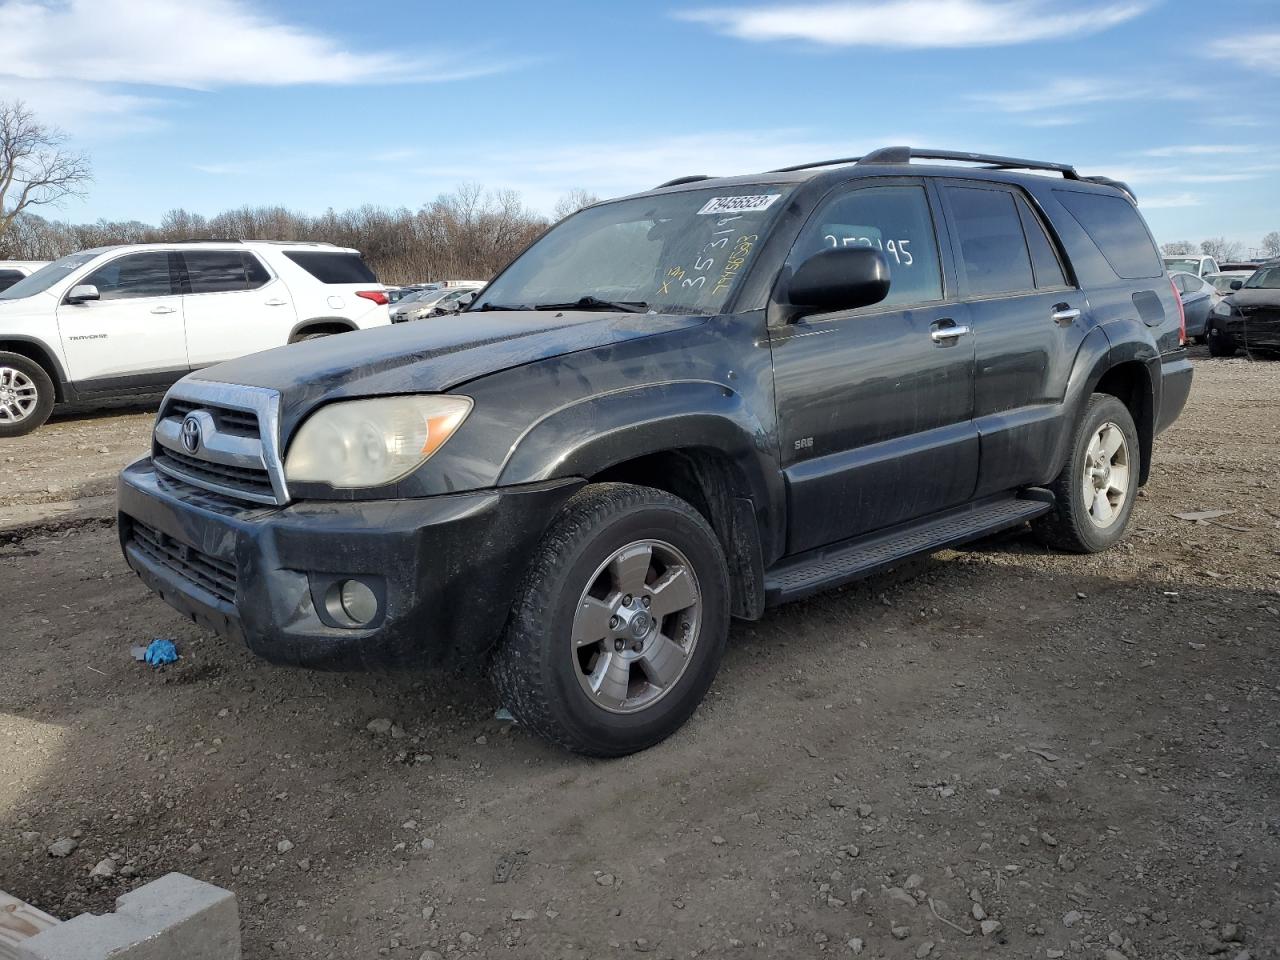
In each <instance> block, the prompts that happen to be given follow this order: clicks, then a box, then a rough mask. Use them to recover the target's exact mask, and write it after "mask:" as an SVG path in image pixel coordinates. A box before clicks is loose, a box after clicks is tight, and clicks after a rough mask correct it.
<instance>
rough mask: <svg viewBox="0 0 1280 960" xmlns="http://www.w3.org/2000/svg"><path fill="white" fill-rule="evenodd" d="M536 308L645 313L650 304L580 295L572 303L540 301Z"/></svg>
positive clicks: (641, 301)
mask: <svg viewBox="0 0 1280 960" xmlns="http://www.w3.org/2000/svg"><path fill="white" fill-rule="evenodd" d="M533 309H535V310H621V311H623V312H625V313H644V312H645V311H646V310H648V309H649V304H647V303H645V302H644V301H643V300H601V299H600V298H599V297H591V296H587V297H580V298H579V299H577V300H574V301H573V302H572V303H539V304H537V305H535V306H534V308H533Z"/></svg>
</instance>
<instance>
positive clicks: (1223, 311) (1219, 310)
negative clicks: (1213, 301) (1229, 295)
mask: <svg viewBox="0 0 1280 960" xmlns="http://www.w3.org/2000/svg"><path fill="white" fill-rule="evenodd" d="M1213 312H1214V313H1216V314H1217V315H1218V316H1220V317H1229V316H1231V304H1229V303H1227V301H1225V300H1222V301H1220V302H1219V303H1218V305H1217V306H1216V307H1214V308H1213Z"/></svg>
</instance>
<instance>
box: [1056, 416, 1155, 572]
mask: <svg viewBox="0 0 1280 960" xmlns="http://www.w3.org/2000/svg"><path fill="white" fill-rule="evenodd" d="M1141 456H1142V454H1141V451H1140V448H1139V446H1138V431H1137V428H1136V427H1135V426H1134V423H1133V417H1132V416H1130V414H1129V410H1128V408H1127V407H1126V406H1125V405H1124V404H1123V403H1121V402H1120V401H1119V400H1118V399H1117V398H1115V397H1113V396H1111V395H1110V394H1105V393H1095V394H1094V395H1093V396H1092V397H1090V398H1089V404H1088V406H1086V407H1085V411H1084V414H1083V416H1081V418H1080V420H1079V422H1078V423H1077V424H1076V430H1075V434H1074V436H1073V437H1072V441H1071V453H1070V455H1069V456H1068V458H1067V463H1066V465H1065V466H1064V467H1063V468H1062V473H1060V474H1059V475H1058V479H1056V480H1055V481H1054V482H1053V484H1052V485H1051V486H1052V490H1053V493H1054V496H1055V499H1056V504H1055V507H1054V509H1053V510H1052V511H1051V512H1049V513H1047V514H1045V515H1044V516H1043V517H1041V518H1040V519H1038V520H1037V521H1035V523H1034V529H1035V531H1036V534H1037V535H1038V536H1039V537H1040V539H1041V541H1042V542H1044V543H1046V544H1048V545H1049V546H1051V547H1056V548H1057V549H1059V550H1070V551H1072V552H1074V553H1098V552H1100V551H1103V550H1106V549H1107V548H1108V547H1111V546H1112V545H1113V544H1115V543H1116V542H1117V541H1118V540H1119V539H1120V538H1121V537H1123V536H1124V532H1125V528H1126V527H1127V526H1128V524H1129V515H1130V514H1131V513H1132V512H1133V501H1134V499H1135V498H1136V497H1137V495H1138V478H1139V477H1140V476H1141V475H1142V463H1141Z"/></svg>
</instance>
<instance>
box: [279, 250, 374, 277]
mask: <svg viewBox="0 0 1280 960" xmlns="http://www.w3.org/2000/svg"><path fill="white" fill-rule="evenodd" d="M285 257H286V258H288V259H289V260H292V261H293V262H294V263H296V264H297V265H298V266H300V267H301V268H302V269H303V270H305V271H307V273H309V274H311V275H312V276H313V277H315V278H316V279H317V280H319V281H320V282H321V283H377V282H378V278H377V276H376V275H375V274H374V272H373V271H372V270H370V269H369V265H368V264H367V263H365V262H364V260H362V259H361V257H360V254H358V253H321V252H313V251H301V250H295V251H291V252H288V253H286V254H285Z"/></svg>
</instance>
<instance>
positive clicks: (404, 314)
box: [391, 286, 479, 323]
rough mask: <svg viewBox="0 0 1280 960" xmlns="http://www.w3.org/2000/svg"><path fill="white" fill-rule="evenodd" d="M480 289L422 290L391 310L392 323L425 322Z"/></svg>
mask: <svg viewBox="0 0 1280 960" xmlns="http://www.w3.org/2000/svg"><path fill="white" fill-rule="evenodd" d="M478 289H479V287H470V286H467V287H462V286H456V287H444V288H442V289H440V290H420V291H419V292H417V293H411V294H409V296H407V297H405V298H404V299H403V300H401V301H400V302H399V303H397V304H396V305H395V307H393V308H392V310H391V322H392V323H406V322H408V321H409V320H425V319H426V318H427V317H429V316H431V315H432V313H433V312H434V311H435V310H437V309H438V308H444V307H448V306H449V305H450V304H452V303H453V302H454V301H456V300H459V299H461V298H462V297H463V296H464V295H466V294H468V293H475V291H476V290H478Z"/></svg>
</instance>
